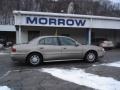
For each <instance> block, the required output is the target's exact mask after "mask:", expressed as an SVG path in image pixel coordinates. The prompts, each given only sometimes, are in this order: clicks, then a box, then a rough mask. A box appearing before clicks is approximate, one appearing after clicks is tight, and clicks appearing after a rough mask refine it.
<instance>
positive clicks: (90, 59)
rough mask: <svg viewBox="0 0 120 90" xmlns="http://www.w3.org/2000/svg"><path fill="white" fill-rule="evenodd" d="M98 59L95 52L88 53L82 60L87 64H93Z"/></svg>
mask: <svg viewBox="0 0 120 90" xmlns="http://www.w3.org/2000/svg"><path fill="white" fill-rule="evenodd" d="M97 59H98V55H97V52H95V51H89V52H87V53H86V55H85V57H84V60H85V61H86V62H89V63H93V62H95V61H96V60H97Z"/></svg>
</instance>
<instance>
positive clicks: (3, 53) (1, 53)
mask: <svg viewBox="0 0 120 90" xmlns="http://www.w3.org/2000/svg"><path fill="white" fill-rule="evenodd" d="M0 55H9V53H5V52H0Z"/></svg>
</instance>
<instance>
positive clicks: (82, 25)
mask: <svg viewBox="0 0 120 90" xmlns="http://www.w3.org/2000/svg"><path fill="white" fill-rule="evenodd" d="M13 13H14V18H15V19H14V20H15V29H16V43H26V42H28V41H30V40H31V39H33V38H35V37H38V36H46V35H64V36H69V37H72V38H74V39H76V40H77V41H78V42H80V43H82V44H91V42H92V39H94V38H106V39H109V40H112V41H113V42H114V43H115V44H117V43H119V42H120V18H116V17H104V16H92V15H75V14H63V13H61V14H60V13H47V12H29V11H13Z"/></svg>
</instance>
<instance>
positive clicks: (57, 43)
mask: <svg viewBox="0 0 120 90" xmlns="http://www.w3.org/2000/svg"><path fill="white" fill-rule="evenodd" d="M47 38H55V39H56V40H57V41H56V45H55V44H52V45H54V46H59V45H60V42H59V40H58V37H44V38H41V39H40V40H39V41H38V44H39V45H49V44H45V39H47ZM43 39H44V44H40V41H41V40H43Z"/></svg>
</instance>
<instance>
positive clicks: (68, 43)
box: [59, 37, 82, 59]
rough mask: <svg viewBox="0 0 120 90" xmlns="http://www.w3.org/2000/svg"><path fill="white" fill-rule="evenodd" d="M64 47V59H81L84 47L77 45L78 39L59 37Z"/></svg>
mask: <svg viewBox="0 0 120 90" xmlns="http://www.w3.org/2000/svg"><path fill="white" fill-rule="evenodd" d="M59 40H60V43H61V47H62V58H63V59H80V58H81V56H82V47H80V45H77V41H75V40H73V39H71V38H68V37H60V38H59Z"/></svg>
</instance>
